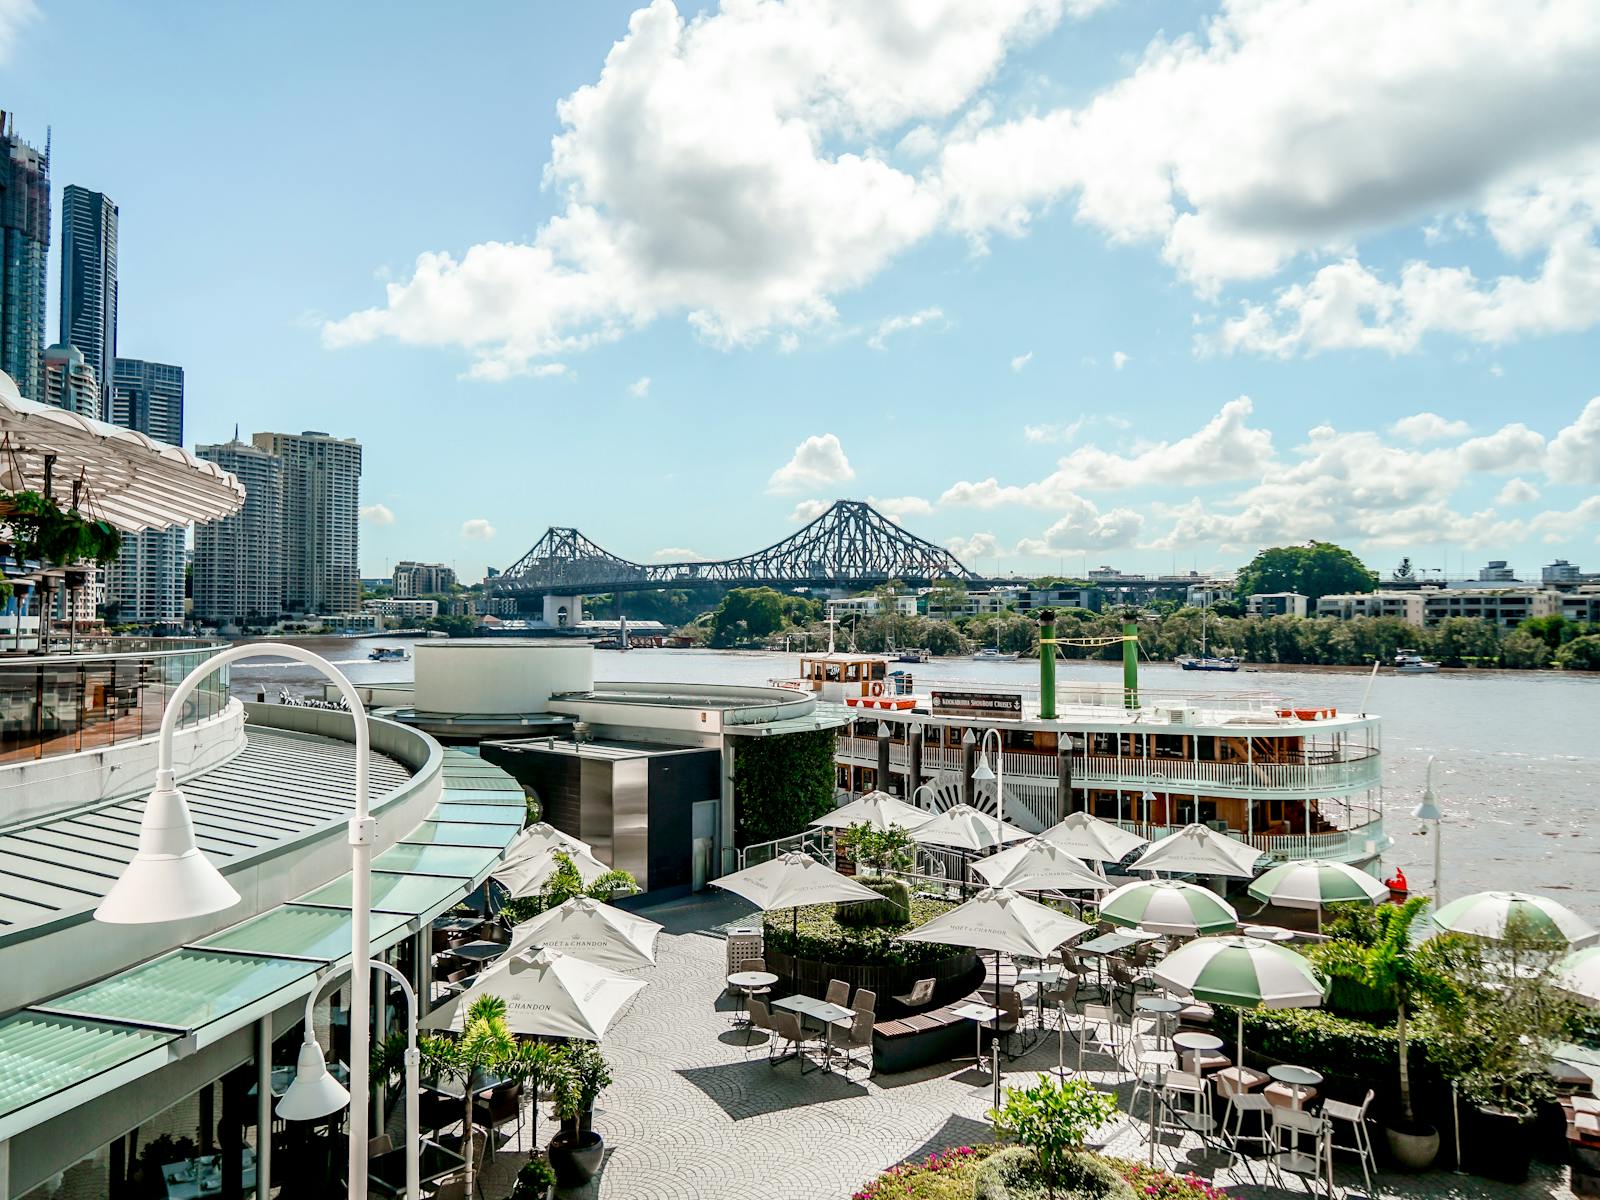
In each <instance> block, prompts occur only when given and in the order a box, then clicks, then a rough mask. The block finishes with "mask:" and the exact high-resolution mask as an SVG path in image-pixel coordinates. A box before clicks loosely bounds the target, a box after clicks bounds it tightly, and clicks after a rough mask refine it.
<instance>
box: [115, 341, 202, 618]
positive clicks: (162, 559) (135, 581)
mask: <svg viewBox="0 0 1600 1200" xmlns="http://www.w3.org/2000/svg"><path fill="white" fill-rule="evenodd" d="M102 411H103V412H104V413H105V419H106V420H108V421H110V422H111V423H112V424H113V425H121V426H122V427H123V428H125V429H134V430H137V431H138V432H140V433H142V434H145V435H146V436H147V437H152V438H155V439H156V441H158V442H166V443H168V444H170V445H173V446H181V445H183V368H182V367H175V366H172V365H171V364H169V363H157V362H146V361H144V360H143V359H140V358H119V359H117V360H116V362H115V365H114V366H113V367H112V370H111V387H110V388H109V389H105V390H104V391H103V393H102ZM184 533H185V530H184V528H183V527H182V526H181V525H180V526H179V527H178V528H176V529H147V530H145V531H144V532H142V533H130V534H128V535H127V536H126V537H125V538H123V539H122V553H121V554H119V555H118V556H117V561H116V562H115V563H113V564H112V567H111V577H110V579H109V580H108V584H107V588H106V603H107V605H108V607H109V606H112V605H114V606H115V611H114V619H115V620H117V621H128V622H136V623H138V624H141V625H178V624H181V623H182V621H183V568H184V553H183V544H184Z"/></svg>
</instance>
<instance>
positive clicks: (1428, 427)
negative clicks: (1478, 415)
mask: <svg viewBox="0 0 1600 1200" xmlns="http://www.w3.org/2000/svg"><path fill="white" fill-rule="evenodd" d="M1389 432H1390V433H1393V434H1398V435H1399V436H1400V437H1403V438H1405V440H1406V441H1408V442H1412V443H1414V444H1416V445H1419V446H1420V445H1421V444H1422V443H1423V442H1443V441H1451V440H1453V439H1455V438H1462V437H1466V436H1467V434H1469V433H1471V432H1472V427H1471V426H1470V425H1468V424H1467V423H1466V422H1465V421H1451V420H1448V419H1446V418H1444V417H1441V416H1440V415H1439V414H1438V413H1435V412H1419V413H1413V414H1412V415H1411V416H1409V417H1401V418H1400V419H1399V420H1398V421H1396V422H1395V423H1394V424H1393V425H1391V426H1389Z"/></svg>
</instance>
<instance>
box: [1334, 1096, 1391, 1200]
mask: <svg viewBox="0 0 1600 1200" xmlns="http://www.w3.org/2000/svg"><path fill="white" fill-rule="evenodd" d="M1372 1099H1373V1092H1372V1089H1371V1088H1368V1089H1367V1098H1366V1099H1365V1100H1363V1101H1362V1102H1361V1103H1360V1105H1355V1104H1346V1103H1345V1102H1344V1101H1343V1100H1324V1101H1323V1102H1322V1115H1323V1116H1324V1117H1325V1118H1327V1121H1328V1137H1329V1141H1330V1145H1329V1149H1330V1151H1332V1152H1334V1153H1337V1152H1340V1151H1343V1152H1344V1153H1345V1154H1354V1155H1356V1156H1357V1157H1359V1158H1360V1159H1361V1178H1362V1179H1363V1180H1364V1181H1365V1182H1366V1185H1367V1192H1368V1194H1369V1195H1370V1194H1371V1192H1372V1172H1373V1171H1376V1170H1377V1169H1378V1160H1377V1159H1376V1158H1375V1157H1373V1153H1372V1137H1371V1135H1370V1134H1369V1133H1368V1131H1367V1112H1368V1110H1369V1109H1371V1108H1372ZM1338 1121H1345V1122H1348V1123H1349V1125H1350V1127H1351V1128H1352V1129H1354V1130H1355V1134H1354V1136H1355V1143H1354V1144H1353V1145H1340V1144H1339V1142H1337V1141H1335V1140H1333V1133H1334V1130H1335V1129H1336V1128H1337V1126H1336V1124H1335V1122H1338Z"/></svg>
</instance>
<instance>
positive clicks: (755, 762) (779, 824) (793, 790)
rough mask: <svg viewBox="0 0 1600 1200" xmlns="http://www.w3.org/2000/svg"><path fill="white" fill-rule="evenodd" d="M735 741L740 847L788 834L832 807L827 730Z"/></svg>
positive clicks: (831, 745) (830, 749)
mask: <svg viewBox="0 0 1600 1200" xmlns="http://www.w3.org/2000/svg"><path fill="white" fill-rule="evenodd" d="M734 741H735V742H736V744H737V748H736V749H735V750H734V754H733V806H734V823H735V826H736V831H735V836H736V837H737V840H738V843H739V845H741V846H750V845H754V844H756V843H758V842H770V841H773V840H774V839H776V838H781V837H788V836H790V835H791V834H796V833H799V832H800V831H801V830H803V829H804V828H805V827H806V826H807V825H809V824H810V823H811V822H812V821H815V820H816V819H817V818H818V817H822V816H826V815H827V814H828V813H830V812H832V811H833V807H834V805H833V779H834V766H833V754H834V735H833V731H832V730H831V729H814V730H808V731H806V732H805V733H786V734H783V735H782V736H780V737H767V738H735V739H734Z"/></svg>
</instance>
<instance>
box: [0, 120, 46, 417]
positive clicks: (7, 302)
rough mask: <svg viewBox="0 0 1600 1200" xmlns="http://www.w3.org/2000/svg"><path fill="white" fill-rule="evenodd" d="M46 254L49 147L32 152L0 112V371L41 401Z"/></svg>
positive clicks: (29, 397) (42, 387)
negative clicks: (42, 151)
mask: <svg viewBox="0 0 1600 1200" xmlns="http://www.w3.org/2000/svg"><path fill="white" fill-rule="evenodd" d="M49 254H50V147H49V145H48V144H46V146H45V149H44V153H42V154H41V153H40V152H39V151H37V150H35V149H34V148H33V147H32V146H30V145H28V144H27V143H26V142H24V141H23V140H22V139H21V138H19V137H17V134H16V119H15V117H14V116H12V115H10V114H7V113H4V112H0V371H4V372H5V373H6V374H7V375H9V376H11V378H12V379H13V380H15V381H16V385H17V389H18V390H19V391H20V392H21V393H22V394H23V396H25V397H26V398H27V399H29V400H38V401H41V402H42V401H43V400H44V341H45V338H44V307H45V291H46V288H47V287H48V284H49V279H48V276H47V275H46V273H45V272H46V260H47V258H48V257H49Z"/></svg>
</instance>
